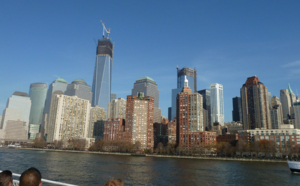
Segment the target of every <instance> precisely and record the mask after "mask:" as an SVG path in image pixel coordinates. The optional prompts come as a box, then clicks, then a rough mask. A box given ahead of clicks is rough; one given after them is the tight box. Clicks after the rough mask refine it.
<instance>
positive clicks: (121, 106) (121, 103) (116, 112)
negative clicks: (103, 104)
mask: <svg viewBox="0 0 300 186" xmlns="http://www.w3.org/2000/svg"><path fill="white" fill-rule="evenodd" d="M126 103H127V101H126V100H125V99H124V98H119V99H114V100H112V101H111V102H110V103H108V105H107V119H109V118H122V119H125V114H126Z"/></svg>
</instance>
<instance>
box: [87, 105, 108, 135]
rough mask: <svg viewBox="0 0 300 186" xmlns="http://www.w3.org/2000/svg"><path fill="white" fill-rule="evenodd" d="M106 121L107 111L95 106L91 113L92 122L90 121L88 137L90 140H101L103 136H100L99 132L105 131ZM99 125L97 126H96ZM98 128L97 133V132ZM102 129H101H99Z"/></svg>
mask: <svg viewBox="0 0 300 186" xmlns="http://www.w3.org/2000/svg"><path fill="white" fill-rule="evenodd" d="M105 120H106V111H105V110H104V108H101V107H99V106H94V107H92V108H91V111H90V120H89V129H88V137H89V138H95V139H97V140H98V139H101V137H100V136H101V134H99V133H100V132H99V131H103V130H104V128H103V130H101V129H102V126H104V121H105ZM96 123H97V124H96ZM95 126H96V131H95ZM99 127H100V129H99Z"/></svg>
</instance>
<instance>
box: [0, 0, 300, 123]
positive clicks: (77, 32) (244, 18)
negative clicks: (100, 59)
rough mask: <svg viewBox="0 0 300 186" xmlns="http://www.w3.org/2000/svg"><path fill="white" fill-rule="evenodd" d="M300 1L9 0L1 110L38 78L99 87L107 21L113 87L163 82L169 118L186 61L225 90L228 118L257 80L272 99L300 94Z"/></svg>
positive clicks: (2, 33) (1, 10) (204, 84)
mask: <svg viewBox="0 0 300 186" xmlns="http://www.w3.org/2000/svg"><path fill="white" fill-rule="evenodd" d="M299 7H300V1H230V0H229V1H198V0H197V1H192V0H190V1H153V0H151V1H150V0H143V1H138V0H136V1H77V0H75V1H0V16H1V18H0V64H1V68H0V76H1V83H0V85H1V91H0V112H1V111H2V110H3V109H5V105H6V102H7V99H8V97H10V96H11V94H12V93H13V92H14V91H23V92H27V93H28V92H29V86H30V84H31V83H35V82H47V83H48V84H50V83H51V82H52V81H53V80H55V79H56V78H57V77H62V78H64V79H66V80H67V81H68V82H72V81H73V80H74V79H76V78H82V79H84V80H86V82H87V83H88V84H89V85H91V84H92V79H93V70H94V65H95V57H96V43H95V41H97V39H98V38H101V37H102V25H101V23H100V20H103V22H105V24H106V27H107V28H111V34H110V38H111V39H112V41H113V42H114V43H115V48H114V49H115V50H114V64H113V80H112V92H113V93H116V94H117V97H123V98H126V96H127V95H130V94H131V89H132V88H133V83H134V82H135V81H136V80H137V79H138V78H140V77H142V76H149V77H151V78H153V79H154V80H155V81H156V83H157V84H158V88H159V91H160V103H159V104H160V108H161V109H162V114H163V115H165V116H167V108H168V107H169V106H170V105H171V89H173V88H176V65H178V66H179V68H182V67H184V66H187V67H190V68H196V70H197V74H198V77H197V81H198V83H197V87H198V89H199V90H201V89H205V88H206V89H208V88H209V85H210V84H212V83H220V84H222V85H223V86H224V105H225V121H226V122H228V121H231V120H232V114H231V112H232V98H233V97H235V96H239V95H240V88H241V87H242V85H243V84H244V83H245V81H246V79H247V77H250V76H254V75H256V76H258V77H259V79H260V81H261V82H263V83H264V84H265V85H266V86H267V88H268V90H269V92H271V93H272V96H274V95H275V96H279V91H280V89H285V88H287V84H288V83H290V85H291V87H292V89H293V91H294V92H295V93H296V92H297V91H299V93H300V89H299V78H300V52H299V51H300V42H299V40H300V37H299V36H300V32H299V30H300V24H299V22H300V11H299ZM298 89H299V90H298Z"/></svg>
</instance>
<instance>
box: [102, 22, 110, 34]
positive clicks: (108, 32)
mask: <svg viewBox="0 0 300 186" xmlns="http://www.w3.org/2000/svg"><path fill="white" fill-rule="evenodd" d="M100 21H101V23H102V25H103V38H105V39H108V35H109V34H110V28H109V29H108V30H107V29H106V27H105V24H104V23H103V22H102V20H100ZM104 31H105V32H106V37H105V36H104Z"/></svg>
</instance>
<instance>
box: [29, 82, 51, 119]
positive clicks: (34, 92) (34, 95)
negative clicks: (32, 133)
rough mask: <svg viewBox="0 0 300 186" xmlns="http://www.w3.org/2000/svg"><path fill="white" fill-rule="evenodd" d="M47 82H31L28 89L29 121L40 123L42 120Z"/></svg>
mask: <svg viewBox="0 0 300 186" xmlns="http://www.w3.org/2000/svg"><path fill="white" fill-rule="evenodd" d="M47 86H48V84H47V83H32V84H31V85H30V89H29V97H30V100H31V110H30V117H29V123H30V124H41V123H42V121H43V111H44V107H45V100H46V96H47Z"/></svg>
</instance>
